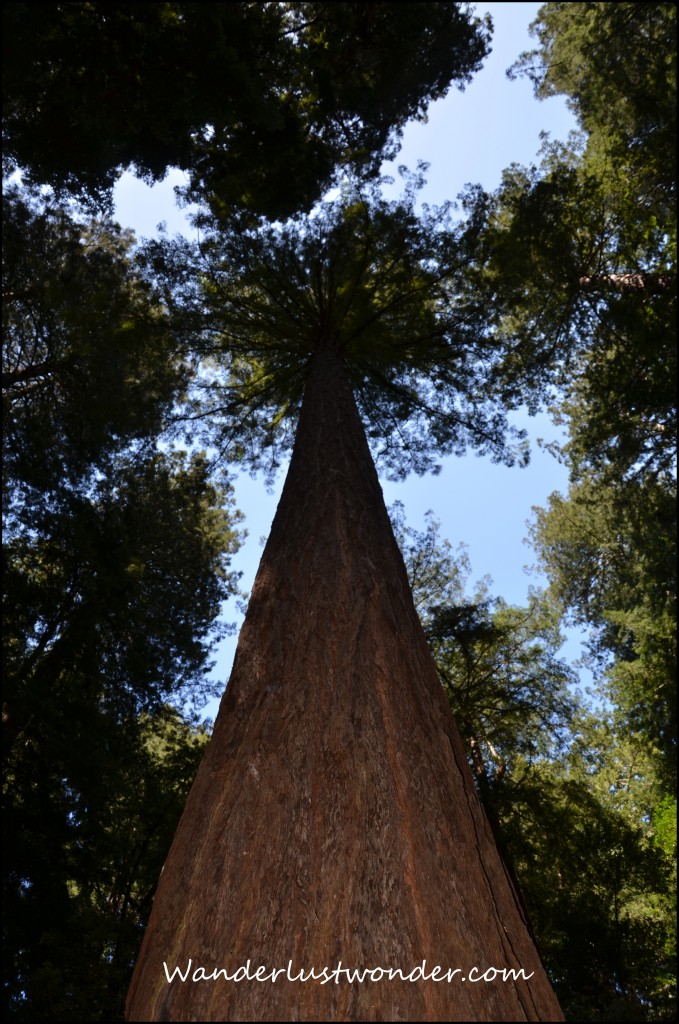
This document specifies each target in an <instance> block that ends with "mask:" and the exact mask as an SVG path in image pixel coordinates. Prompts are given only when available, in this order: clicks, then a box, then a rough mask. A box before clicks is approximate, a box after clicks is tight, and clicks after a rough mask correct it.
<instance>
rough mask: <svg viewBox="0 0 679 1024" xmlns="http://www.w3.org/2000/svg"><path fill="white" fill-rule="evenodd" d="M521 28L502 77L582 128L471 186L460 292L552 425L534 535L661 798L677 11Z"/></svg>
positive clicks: (670, 551) (550, 13) (672, 498)
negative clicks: (583, 627) (561, 473)
mask: <svg viewBox="0 0 679 1024" xmlns="http://www.w3.org/2000/svg"><path fill="white" fill-rule="evenodd" d="M534 30H535V33H536V35H537V37H538V40H539V43H540V46H539V48H538V50H537V51H535V52H534V53H531V54H526V55H524V57H523V58H522V59H521V60H520V61H519V62H518V65H517V70H518V71H522V70H523V71H527V72H528V73H529V74H530V75H531V77H532V78H533V81H534V82H535V83H536V88H537V90H538V94H540V95H549V94H551V93H552V92H554V91H562V92H564V91H565V92H566V94H567V95H568V96H569V101H570V102H571V104H572V106H573V109H574V110H575V111H576V113H577V114H578V115H579V117H580V120H581V124H582V127H583V134H582V137H581V139H580V140H579V141H577V140H574V142H573V146H572V147H570V148H567V147H560V146H550V145H548V146H547V147H546V151H545V157H544V160H543V163H542V165H541V167H540V168H532V169H530V170H525V169H521V168H511V169H510V170H509V171H508V172H507V173H506V175H505V178H504V181H503V184H502V186H501V188H500V189H499V190H498V192H497V193H496V194H495V195H494V196H485V195H484V194H483V193H481V192H480V191H479V190H476V191H474V192H472V193H470V194H469V196H468V207H469V210H470V213H471V214H472V216H473V217H474V218H475V219H476V221H477V222H478V224H479V233H478V236H477V238H478V246H477V249H476V260H475V261H474V263H473V265H472V269H471V274H470V278H469V281H470V287H471V288H473V289H474V292H475V293H476V294H477V296H478V297H479V301H483V300H482V296H484V295H485V296H486V300H485V301H486V303H487V304H488V305H489V306H490V308H492V309H493V310H495V311H496V315H495V317H494V321H493V324H492V326H491V330H492V332H493V334H494V336H495V337H496V338H497V339H498V342H500V339H502V342H503V343H504V345H505V346H506V359H505V361H504V363H502V364H501V365H500V366H499V373H500V374H501V375H502V376H503V377H504V378H505V379H508V380H510V381H511V376H512V373H514V372H516V373H517V374H518V379H519V380H521V379H522V374H523V372H524V367H525V364H526V361H527V360H528V361H529V362H531V363H533V364H534V365H536V366H540V367H541V370H540V371H537V370H536V373H537V374H538V375H540V376H541V377H542V381H543V387H544V392H543V394H544V395H550V394H551V397H552V401H553V405H554V407H555V413H556V415H557V418H558V419H559V420H560V421H561V422H562V423H564V424H565V425H566V426H567V430H568V441H567V443H566V444H565V445H564V446H563V447H562V449H561V452H560V456H561V457H562V458H563V459H564V460H565V461H566V463H567V465H568V466H569V469H570V473H571V481H572V482H571V488H570V491H569V495H568V499H567V500H566V501H564V499H563V498H561V497H556V496H555V497H554V498H553V499H552V503H551V509H550V511H549V512H548V513H540V514H539V516H538V520H537V526H536V529H535V532H534V539H535V542H536V544H537V547H538V551H539V555H540V558H541V560H542V563H543V565H544V567H545V568H546V569H547V571H548V572H549V574H550V577H551V579H552V581H553V592H554V595H555V596H558V597H559V599H561V600H562V602H563V604H564V608H568V609H570V611H571V613H572V614H573V616H574V618H575V620H576V621H579V622H580V623H587V624H589V625H590V626H592V627H593V630H594V640H593V643H594V648H595V650H596V652H597V653H598V655H599V656H600V657H601V658H603V659H604V660H605V659H606V658H607V657H608V658H610V659H611V667H610V671H609V673H608V696H609V698H610V699H611V700H613V702H614V703H615V705H616V706H617V708H618V710H619V714H620V715H621V720H622V721H624V722H626V723H627V725H628V726H629V727H630V728H632V729H634V730H636V731H639V732H641V733H643V734H644V735H645V736H646V738H647V741H648V742H649V744H650V745H651V747H652V748H655V749H657V750H658V751H659V753H660V754H661V756H662V758H663V761H664V768H663V769H662V771H663V773H664V776H665V779H666V785H667V786H669V787H670V789H673V788H674V787H675V786H676V782H675V781H674V780H675V773H676V694H675V689H674V683H673V679H674V677H675V671H674V669H675V665H676V647H675V644H674V641H673V639H672V636H673V629H672V628H671V626H670V624H671V623H673V622H674V621H675V620H676V574H675V570H674V563H675V556H674V552H675V547H674V523H675V517H676V512H675V502H676V453H675V447H674V438H675V435H676V392H675V384H676V174H675V156H674V152H672V153H671V154H670V152H669V150H670V149H671V145H670V143H669V140H670V139H671V138H674V136H675V134H676V67H675V57H676V9H675V8H674V6H673V5H670V4H636V3H630V4H618V5H615V4H560V3H557V4H546V5H544V6H543V7H542V8H541V9H540V14H539V17H538V19H537V21H536V22H535V23H534ZM490 296H492V302H490V301H489V297H490ZM536 356H537V359H536ZM506 394H507V398H508V400H511V397H512V389H511V384H510V386H509V387H508V389H507V392H506Z"/></svg>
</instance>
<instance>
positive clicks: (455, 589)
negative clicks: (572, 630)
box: [3, 3, 676, 1021]
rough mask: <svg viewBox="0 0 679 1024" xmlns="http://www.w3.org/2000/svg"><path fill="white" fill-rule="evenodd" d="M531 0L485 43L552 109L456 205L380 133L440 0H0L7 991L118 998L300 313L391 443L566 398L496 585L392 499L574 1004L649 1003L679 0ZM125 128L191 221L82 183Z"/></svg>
mask: <svg viewBox="0 0 679 1024" xmlns="http://www.w3.org/2000/svg"><path fill="white" fill-rule="evenodd" d="M532 31H533V35H534V38H535V40H536V45H535V48H534V49H533V50H531V51H530V52H527V53H524V54H523V55H521V56H519V57H518V59H517V61H516V63H515V64H514V66H513V68H512V69H511V71H510V76H514V77H516V76H522V75H523V76H528V78H529V79H530V81H531V82H532V83H533V86H534V88H535V93H536V95H537V96H538V97H543V98H546V97H549V96H553V95H564V96H566V97H567V100H568V103H569V106H570V107H571V109H572V111H573V112H574V114H575V116H576V117H577V120H578V127H579V131H578V132H577V133H576V134H574V135H573V137H571V138H570V139H569V140H568V141H566V142H558V143H556V142H550V141H549V140H546V141H545V144H544V146H543V150H542V152H541V154H540V155H539V156H538V157H537V158H536V162H535V164H534V165H532V166H529V167H520V166H517V165H512V166H511V167H509V168H508V169H507V170H506V172H505V174H504V176H503V179H502V182H501V184H500V186H499V188H497V189H496V190H495V191H487V190H486V189H485V188H484V187H483V186H482V185H475V186H470V187H469V188H468V189H467V192H466V194H465V195H464V197H462V198H461V209H460V211H458V213H456V211H455V209H454V207H453V205H452V203H449V204H445V205H443V206H442V207H440V208H432V209H429V208H426V207H425V208H422V207H421V206H420V205H419V199H418V187H419V185H420V184H421V178H422V175H421V173H419V172H418V173H415V174H414V175H411V176H410V177H408V176H407V175H406V184H405V190H404V193H403V195H402V197H401V198H400V199H399V200H392V201H387V200H386V199H385V198H384V196H383V194H382V192H381V186H382V182H381V179H380V169H381V166H382V163H383V161H384V160H385V159H387V158H390V157H393V156H394V155H395V153H396V151H397V149H398V145H399V140H400V136H401V133H402V131H403V128H404V126H405V125H406V123H407V122H408V121H409V120H410V119H412V118H420V119H422V118H424V117H425V116H426V111H427V107H428V105H429V104H430V102H431V101H432V100H434V99H436V98H439V97H442V96H443V95H445V94H446V92H447V91H448V89H449V88H450V87H451V86H452V85H456V86H458V87H459V88H463V87H464V85H465V84H466V83H468V82H469V81H470V80H471V78H472V75H473V74H474V73H475V72H477V71H478V69H479V68H480V66H481V64H482V61H483V58H484V57H485V56H486V54H487V53H488V51H489V46H490V23H489V19H487V18H482V19H479V18H476V17H475V15H474V13H473V11H470V10H469V9H468V8H467V5H464V4H451V3H426V4H422V3H419V4H418V3H406V4H355V3H332V4H327V3H303V4H287V3H280V4H254V3H244V4H222V3H216V4H175V3H161V4H117V5H112V4H105V3H71V4H38V5H36V4H30V5H29V4H23V3H9V4H5V5H4V8H3V84H4V100H3V139H4V143H5V150H4V154H5V155H4V163H3V170H4V172H5V175H6V176H7V180H6V182H5V190H4V198H3V223H4V226H3V256H4V262H3V304H4V327H5V332H4V334H5V344H4V348H3V527H4V530H3V569H4V572H3V619H4V631H3V634H4V635H3V679H4V682H5V696H4V698H3V752H4V758H5V786H4V790H3V811H4V818H5V824H6V830H5V831H6V835H7V838H6V840H5V864H6V870H5V880H4V890H3V892H4V897H3V898H4V906H5V929H4V932H3V951H4V954H5V963H6V965H7V967H6V973H5V988H4V991H5V997H4V1009H5V1014H6V1016H7V1018H8V1019H10V1020H17V1021H20V1020H91V1019H95V1020H121V1019H123V1013H124V999H125V993H126V990H127V988H128V985H129V982H130V977H131V973H132V968H133V966H134V962H135V960H136V958H137V955H138V952H139V948H140V944H141V942H142V938H143V936H144V933H145V930H146V927H147V924H148V921H149V915H150V912H151V907H152V904H153V894H154V890H155V887H156V883H157V880H158V877H159V875H160V872H161V869H162V867H163V864H164V863H165V861H166V857H167V854H168V850H169V849H170V845H171V843H172V840H173V836H174V834H175V829H176V828H177V825H178V822H179V821H180V817H181V814H182V810H183V808H184V806H185V802H186V799H187V796H188V793H189V790H190V788H191V784H192V782H193V780H194V777H195V775H196V772H197V770H198V766H199V763H200V762H201V760H202V758H203V755H204V753H205V750H206V746H207V743H208V740H209V737H210V733H211V723H209V722H201V720H200V715H201V710H202V708H203V707H204V704H205V700H206V698H207V697H208V696H212V695H215V693H216V691H217V690H218V689H221V685H220V684H218V683H217V682H216V681H215V680H214V678H213V676H212V675H211V659H212V658H213V652H214V648H215V643H216V642H217V640H218V639H219V638H220V637H221V636H222V635H223V634H224V632H225V631H226V629H227V628H228V627H227V626H226V625H225V624H224V621H223V608H224V602H225V601H226V600H227V599H229V598H231V597H234V596H238V593H239V582H238V574H237V573H236V572H235V571H234V569H233V567H232V558H233V556H234V555H235V553H236V551H237V549H238V546H239V543H240V539H241V535H240V523H241V516H240V514H239V513H238V512H237V510H236V507H235V502H236V497H237V495H235V494H234V491H233V487H232V481H231V474H232V473H233V471H234V470H235V469H236V468H237V469H240V468H242V467H246V468H248V469H250V470H255V471H261V472H263V474H264V476H265V478H267V479H270V478H271V475H272V474H273V473H274V472H275V471H276V469H277V468H278V466H279V465H280V464H281V462H282V460H283V458H285V457H286V455H287V454H288V453H289V451H290V450H291V449H292V447H293V442H294V436H295V430H296V427H297V424H298V419H299V415H300V409H301V407H302V402H303V397H304V394H305V389H306V388H307V382H308V379H309V374H310V372H311V370H312V368H313V366H314V365H318V360H317V358H316V357H317V355H318V353H319V351H320V350H325V351H328V352H330V353H331V359H330V361H329V363H328V365H330V363H332V365H333V366H337V365H340V364H341V367H342V380H343V381H344V382H345V383H346V386H347V388H348V389H349V391H350V392H351V393H352V394H353V396H354V397H355V400H356V404H357V408H358V410H359V413H360V417H361V421H362V423H363V426H364V427H365V431H366V434H367V439H368V443H369V445H370V448H371V451H372V453H373V455H374V456H375V459H376V463H377V466H378V468H379V469H384V470H386V471H387V472H389V473H390V474H391V475H392V476H395V477H403V476H405V474H406V473H408V472H410V471H412V470H414V471H416V472H419V473H425V472H431V471H435V469H436V466H437V465H438V462H439V460H440V459H441V458H442V457H443V456H445V455H447V454H450V453H454V454H458V455H461V454H463V453H464V452H466V451H467V450H470V449H471V450H475V451H476V452H479V453H481V454H485V455H490V457H491V458H492V459H493V460H495V461H501V462H503V463H505V464H506V465H508V466H511V465H515V466H516V470H517V475H518V471H519V469H520V466H521V464H522V463H523V462H525V459H526V457H527V448H526V445H525V443H524V438H523V436H522V435H521V433H520V432H518V431H513V430H512V428H511V426H510V423H511V416H510V414H511V413H512V412H513V411H515V410H516V409H517V408H519V407H522V406H523V407H528V408H529V409H530V410H532V411H535V410H537V409H539V408H544V407H548V408H549V409H550V411H551V414H552V416H553V418H554V420H555V422H556V423H558V424H561V425H562V426H563V427H564V429H565V431H566V440H565V441H564V443H563V444H561V445H560V446H557V445H553V446H552V448H553V453H554V455H555V456H556V457H557V458H559V459H560V460H561V461H562V462H563V463H564V464H565V465H566V466H567V468H568V472H569V486H568V490H567V493H566V494H559V493H555V494H553V495H551V496H550V498H549V499H548V502H547V504H546V507H544V508H536V509H535V510H534V511H533V519H532V523H531V526H530V540H531V543H532V545H533V547H534V550H535V552H536V556H537V559H538V561H539V564H540V567H541V569H542V571H543V573H544V575H545V578H546V587H545V589H544V591H541V590H535V591H532V592H531V594H530V595H529V599H528V601H527V602H526V603H525V605H523V606H518V605H512V604H510V603H508V602H507V601H505V600H504V599H503V598H502V597H501V596H499V595H495V594H494V593H493V590H492V587H491V584H490V583H488V582H487V581H485V582H484V581H482V582H481V583H477V584H472V583H471V582H470V577H471V567H470V565H469V561H468V558H467V557H466V555H465V553H464V549H458V550H457V552H456V553H454V552H453V549H452V548H451V546H450V544H448V543H447V542H446V541H445V540H443V539H442V538H441V537H440V535H439V532H438V529H437V526H436V523H435V521H434V520H433V519H432V518H430V519H429V520H428V521H427V523H426V525H425V528H424V530H423V531H421V532H418V531H417V530H415V529H413V528H411V527H409V526H408V525H407V522H406V519H405V515H404V514H403V512H402V510H399V509H398V508H397V509H392V510H391V515H392V523H393V529H394V533H395V535H396V538H397V540H398V543H399V546H400V549H401V551H402V553H403V556H404V560H405V565H406V568H407V571H408V576H409V581H410V587H411V590H412V594H413V597H414V600H415V604H416V607H417V610H418V613H419V616H420V621H421V623H422V626H423V628H424V633H425V635H426V638H427V641H428V644H429V648H430V650H431V652H432V654H433V657H434V660H435V663H436V670H437V673H438V678H439V680H440V684H441V688H442V691H443V693H444V694H445V699H446V701H447V702H448V704H449V706H450V708H451V709H452V710H453V713H454V715H455V718H456V720H457V722H458V725H459V729H460V733H461V736H462V739H463V741H464V744H465V752H466V755H467V760H468V763H469V768H470V770H471V775H472V777H473V784H474V789H475V793H478V795H479V796H480V798H481V801H482V803H483V806H484V809H485V813H486V815H487V818H488V821H489V823H490V826H491V829H492V833H493V836H494V841H495V843H496V844H497V847H498V849H499V851H500V854H501V856H502V858H503V860H504V863H505V864H506V870H507V875H508V877H511V878H512V879H513V880H515V881H517V882H518V886H519V887H520V889H521V892H522V894H523V896H522V899H523V904H524V905H525V907H524V909H525V912H526V917H527V920H529V921H530V926H531V928H532V933H533V935H534V938H535V940H536V943H537V947H538V949H539V952H540V956H541V958H542V962H543V963H544V965H545V968H546V971H547V975H548V978H549V982H550V983H551V985H552V986H553V988H554V991H555V993H556V995H557V997H558V999H559V1002H560V1004H561V1006H562V1008H563V1010H564V1013H565V1016H566V1019H570V1020H591V1021H603V1020H610V1019H630V1020H649V1021H650V1020H671V1019H674V1014H675V1012H676V1004H675V997H674V988H673V982H674V975H675V959H676V924H675V908H676V896H675V893H676V690H675V679H676V542H675V537H676V449H675V444H676V147H675V141H676V7H675V5H673V4H667V3H651V4H642V3H547V4H544V5H543V6H542V7H541V8H540V11H539V14H538V17H537V18H536V20H535V22H534V24H533V26H532ZM168 82H172V83H176V84H175V85H174V86H173V88H172V90H168ZM129 167H132V168H133V169H134V170H135V173H137V174H138V175H139V176H141V177H142V178H143V179H144V180H146V181H149V182H152V181H158V180H161V179H162V178H163V177H164V176H165V174H166V172H167V171H168V169H169V168H172V167H180V168H182V169H183V170H185V171H186V172H187V175H188V180H189V185H188V187H187V189H186V192H185V199H188V200H191V201H194V202H197V203H198V204H199V205H200V212H199V214H198V215H197V217H196V220H195V227H196V228H197V229H198V232H199V237H200V241H199V242H197V243H195V244H193V243H190V242H188V241H186V240H185V239H181V238H176V239H174V240H168V239H165V240H158V241H152V242H146V243H145V244H138V243H137V242H136V241H135V239H134V237H133V235H132V233H131V232H129V231H126V230H123V229H121V228H120V227H119V226H118V225H117V224H115V223H114V222H113V221H112V220H111V218H110V204H111V190H112V188H113V185H114V184H115V182H116V180H117V179H118V177H119V175H120V173H121V172H122V171H123V170H124V169H126V168H129ZM17 172H19V174H17ZM18 177H20V178H21V181H22V182H23V184H21V183H19V181H18V180H17V179H18ZM338 183H341V186H342V187H341V188H339V189H338V190H336V191H335V193H334V195H335V197H336V198H332V197H328V196H327V190H328V188H329V187H330V186H331V185H337V184H338ZM324 197H325V198H324ZM452 198H453V197H451V199H452ZM458 214H459V215H458ZM337 359H339V362H337V361H336V360H337ZM333 360H335V362H333ZM338 379H339V375H338ZM342 386H343V385H342ZM338 387H339V385H338ZM517 486H520V477H519V479H518V483H517ZM357 490H358V486H357ZM455 540H456V541H457V540H464V538H455ZM364 563H365V560H364ZM364 563H362V564H364ZM367 564H368V566H369V565H371V564H372V563H371V562H370V561H369V560H368V562H367ZM326 568H327V567H324V571H325V570H326ZM366 572H367V570H366ZM361 579H362V583H361V586H359V587H358V592H362V590H361V588H363V589H366V588H369V586H371V585H372V584H373V583H374V582H375V581H374V580H372V578H371V577H370V575H369V574H368V575H366V576H363V577H361ZM286 600H287V597H286ZM570 624H576V625H578V626H579V627H581V628H584V629H586V630H587V631H588V654H587V658H588V666H589V668H590V669H591V671H592V673H593V680H594V682H593V685H592V690H591V692H590V693H588V694H585V693H583V692H582V690H578V688H577V675H576V672H575V668H574V666H572V665H569V664H568V663H567V661H566V659H565V658H564V657H563V655H562V654H561V653H560V648H561V643H562V639H563V629H564V628H565V627H566V626H568V625H570ZM395 702H396V696H394V703H395ZM555 837H558V843H555Z"/></svg>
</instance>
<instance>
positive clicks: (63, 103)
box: [3, 3, 489, 217]
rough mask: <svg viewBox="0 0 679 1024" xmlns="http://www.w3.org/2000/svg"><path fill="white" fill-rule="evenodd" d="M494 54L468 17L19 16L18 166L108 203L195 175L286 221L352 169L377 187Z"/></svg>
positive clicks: (404, 11) (216, 192)
mask: <svg viewBox="0 0 679 1024" xmlns="http://www.w3.org/2000/svg"><path fill="white" fill-rule="evenodd" d="M488 38H489V31H488V25H487V24H486V23H482V22H480V21H479V20H477V19H473V18H472V17H471V16H470V15H469V13H468V11H467V10H466V9H465V5H463V4H457V3H398V4H396V3H382V4H361V3H266V4H262V3H236V4H233V3H210V4H195V3H154V4H132V3H123V4H111V3H63V4H62V3H57V4H49V3H42V4H25V3H10V4H6V5H5V7H4V8H3V39H4V46H3V126H4V127H3V132H4V134H3V140H4V145H5V156H6V158H7V159H9V160H14V161H16V163H18V165H19V166H20V167H22V168H24V169H25V170H26V171H28V172H30V174H31V175H32V179H33V180H34V181H37V182H40V183H46V184H49V185H51V186H53V187H55V188H64V187H65V188H68V189H69V190H71V191H75V192H76V193H77V194H79V195H80V196H84V197H89V198H90V199H94V200H95V201H99V202H100V201H101V200H102V199H104V198H105V197H106V195H107V194H110V190H111V188H112V186H113V184H114V182H115V180H116V178H117V176H118V175H119V173H120V172H121V170H124V169H125V168H126V167H128V166H129V165H134V166H135V167H136V169H137V171H138V173H139V174H141V175H142V176H143V177H144V178H146V179H148V180H159V179H161V178H163V177H164V176H165V173H166V171H167V170H168V168H169V167H181V168H183V169H184V170H186V171H187V172H188V174H189V177H190V193H191V195H192V196H193V197H197V198H200V199H201V200H202V201H203V202H206V201H207V202H209V203H210V204H211V205H212V206H213V207H214V208H215V209H216V210H217V211H219V212H220V213H224V212H226V213H230V212H231V209H232V207H233V206H234V204H235V205H238V206H245V207H247V208H249V209H251V210H253V211H254V212H256V213H258V214H266V215H268V216H270V217H285V216H289V215H290V214H292V213H294V212H295V211H296V210H298V209H300V208H302V207H304V208H306V209H308V208H309V207H310V206H311V205H312V204H313V202H314V201H315V200H317V199H318V198H320V196H321V194H322V193H323V191H324V190H325V189H326V188H327V187H328V184H329V182H330V180H331V179H332V176H333V174H334V172H335V168H336V166H337V165H338V164H345V165H356V166H362V167H363V168H364V169H365V168H368V169H372V170H373V171H375V170H376V169H377V168H378V166H379V156H380V154H381V152H382V150H383V149H384V147H385V146H392V147H393V146H394V144H395V143H396V141H397V138H398V135H399V133H400V131H401V129H402V127H403V125H404V124H405V122H406V121H407V120H408V119H410V118H412V117H415V116H421V115H422V114H423V113H424V110H425V109H426V106H427V104H428V103H429V101H431V100H432V99H435V98H437V97H439V96H442V95H444V94H445V92H446V91H447V90H448V88H449V87H450V84H451V81H452V80H456V81H457V82H458V83H459V84H460V85H462V86H463V85H464V83H465V82H466V81H468V80H469V78H470V77H471V74H472V73H473V72H474V71H475V70H476V69H477V68H478V67H479V66H480V63H481V61H482V59H483V57H484V56H485V55H486V53H487V50H488Z"/></svg>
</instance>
